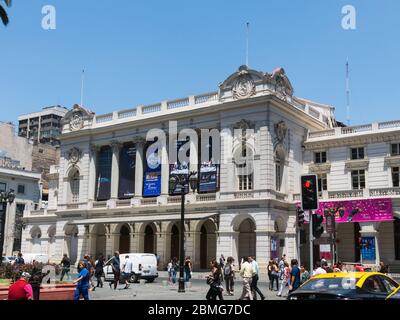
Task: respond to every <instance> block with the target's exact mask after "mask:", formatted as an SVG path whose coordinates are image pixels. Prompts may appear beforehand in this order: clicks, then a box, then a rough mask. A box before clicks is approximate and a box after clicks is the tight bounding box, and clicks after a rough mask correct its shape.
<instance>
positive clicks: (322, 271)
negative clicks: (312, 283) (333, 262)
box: [312, 261, 326, 277]
mask: <svg viewBox="0 0 400 320" xmlns="http://www.w3.org/2000/svg"><path fill="white" fill-rule="evenodd" d="M325 273H326V270H325V269H324V268H322V267H321V261H317V262H316V263H315V270H314V271H313V274H312V275H313V277H314V276H317V275H319V274H325Z"/></svg>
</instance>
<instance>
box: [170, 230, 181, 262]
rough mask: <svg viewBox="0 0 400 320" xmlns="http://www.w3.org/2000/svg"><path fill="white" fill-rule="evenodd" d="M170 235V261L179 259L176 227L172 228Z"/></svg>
mask: <svg viewBox="0 0 400 320" xmlns="http://www.w3.org/2000/svg"><path fill="white" fill-rule="evenodd" d="M171 233H172V234H171V259H173V258H175V257H176V258H178V259H179V230H178V227H177V226H176V225H174V226H173V227H172V230H171Z"/></svg>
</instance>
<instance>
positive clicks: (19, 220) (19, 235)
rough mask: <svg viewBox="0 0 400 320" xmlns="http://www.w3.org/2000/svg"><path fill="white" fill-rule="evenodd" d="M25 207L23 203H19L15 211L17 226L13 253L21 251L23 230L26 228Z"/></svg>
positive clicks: (15, 227)
mask: <svg viewBox="0 0 400 320" xmlns="http://www.w3.org/2000/svg"><path fill="white" fill-rule="evenodd" d="M24 210H25V205H24V204H23V203H17V206H16V210H15V224H14V243H13V251H21V239H22V228H23V226H24V221H23V219H22V218H23V216H24Z"/></svg>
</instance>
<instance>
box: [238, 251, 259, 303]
mask: <svg viewBox="0 0 400 320" xmlns="http://www.w3.org/2000/svg"><path fill="white" fill-rule="evenodd" d="M243 261H244V262H243V263H242V265H241V268H240V275H241V276H242V278H243V291H242V295H241V296H240V298H239V300H244V299H246V298H248V299H249V300H253V294H252V292H251V282H252V279H253V276H254V275H255V274H256V273H255V271H254V269H253V266H252V264H251V263H249V257H245V258H244V259H243Z"/></svg>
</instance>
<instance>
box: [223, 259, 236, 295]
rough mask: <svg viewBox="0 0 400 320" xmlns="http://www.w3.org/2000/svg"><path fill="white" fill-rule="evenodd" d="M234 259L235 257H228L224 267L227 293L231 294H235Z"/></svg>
mask: <svg viewBox="0 0 400 320" xmlns="http://www.w3.org/2000/svg"><path fill="white" fill-rule="evenodd" d="M233 261H234V259H233V258H232V257H228V259H227V260H226V264H225V266H224V269H223V270H224V278H225V285H226V294H227V295H229V296H233V289H234V278H235V271H234V269H233Z"/></svg>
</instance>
